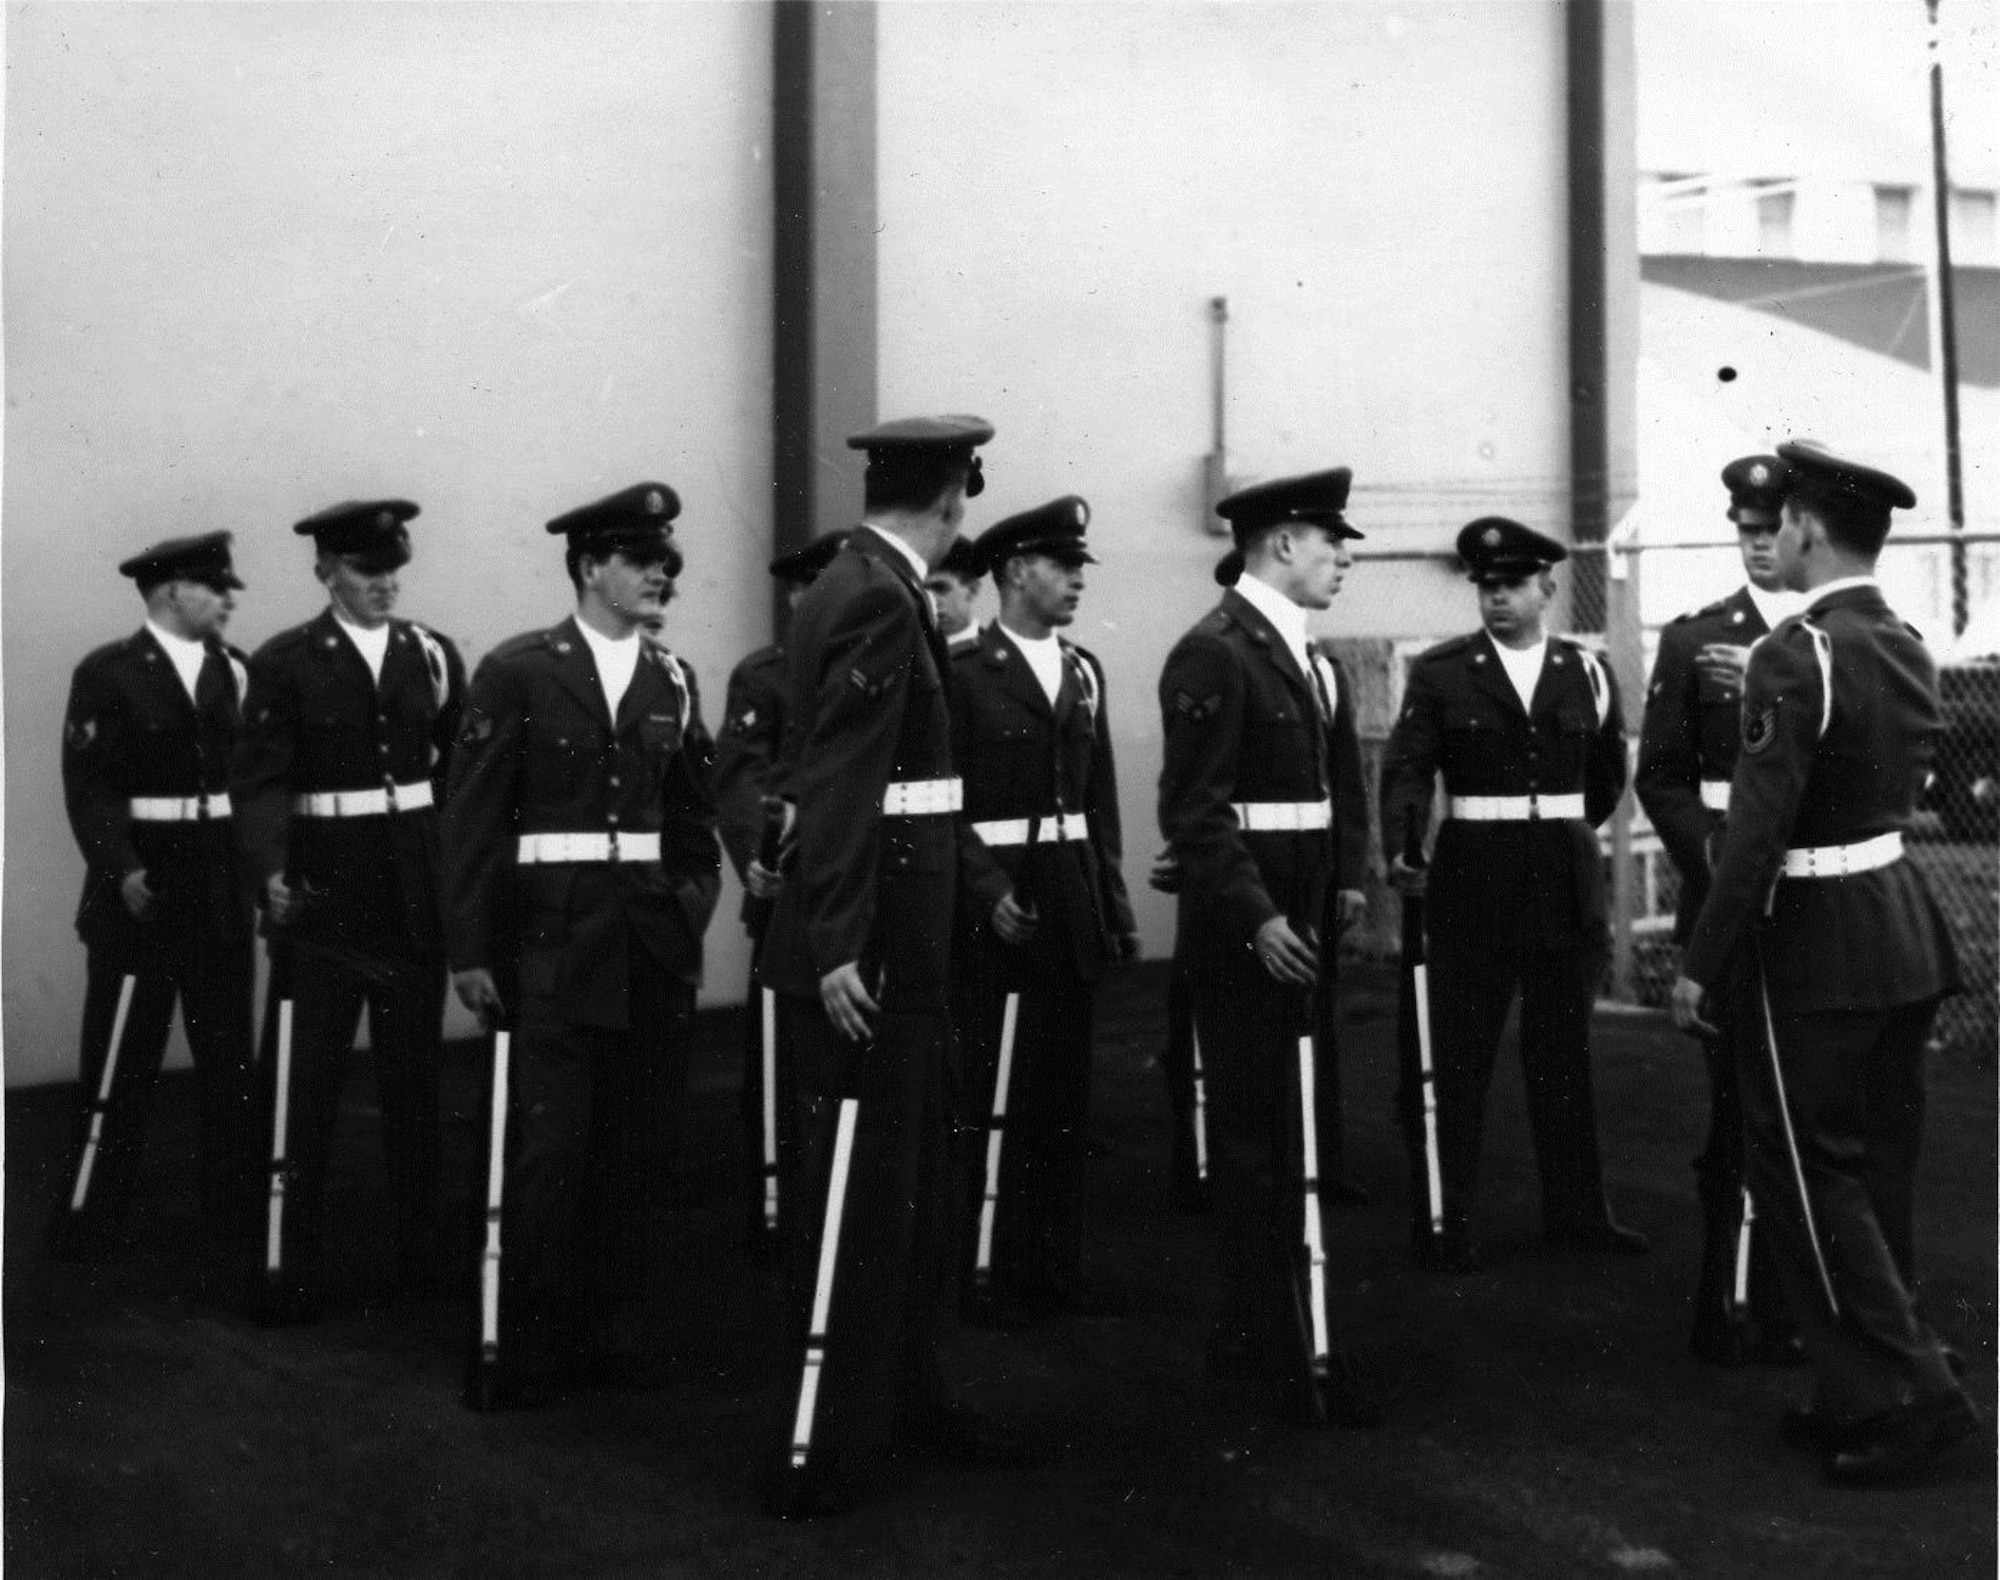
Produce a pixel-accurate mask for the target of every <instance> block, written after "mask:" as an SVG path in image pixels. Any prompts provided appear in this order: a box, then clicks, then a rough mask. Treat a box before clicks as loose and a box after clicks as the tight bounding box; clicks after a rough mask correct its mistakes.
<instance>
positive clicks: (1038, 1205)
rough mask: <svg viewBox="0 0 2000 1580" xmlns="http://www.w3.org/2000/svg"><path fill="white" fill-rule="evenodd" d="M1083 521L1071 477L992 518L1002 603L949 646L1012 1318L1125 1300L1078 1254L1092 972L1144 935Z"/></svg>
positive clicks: (1003, 1288) (967, 891) (988, 1304)
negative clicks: (1085, 611)
mask: <svg viewBox="0 0 2000 1580" xmlns="http://www.w3.org/2000/svg"><path fill="white" fill-rule="evenodd" d="M1089 521H1090V507H1089V505H1087V504H1086V503H1085V502H1084V501H1083V500H1081V499H1079V498H1077V497H1076V496H1074V495H1069V496H1066V497H1064V498H1062V499H1056V500H1051V501H1050V502H1049V503H1048V504H1046V505H1042V506H1039V507H1038V508H1036V509H1034V510H1028V511H1023V512H1022V513H1021V514H1019V515H1014V516H1009V517H1007V518H1006V519H1005V520H1004V521H1001V522H998V523H996V524H995V525H994V526H992V527H989V528H988V529H987V530H986V531H985V532H983V533H981V534H980V536H979V539H978V541H977V543H976V544H975V545H974V547H975V548H976V550H977V551H978V554H979V559H980V563H981V565H982V566H984V567H985V568H986V569H988V570H990V571H991V572H992V575H993V581H994V585H995V586H996V587H997V588H998V589H999V592H1000V614H999V618H998V619H996V620H993V621H991V622H989V623H988V624H987V625H986V626H985V627H984V628H983V629H982V630H981V631H980V632H979V633H978V636H977V639H976V640H975V641H974V642H972V643H971V644H970V645H968V646H966V647H963V648H961V649H959V651H958V653H957V654H956V655H955V657H954V659H953V662H952V673H951V724H952V756H953V761H954V764H955V765H956V767H957V769H958V772H959V775H960V777H961V778H962V779H963V780H964V782H965V821H964V822H963V823H962V824H961V825H960V837H961V841H962V844H963V863H962V873H963V888H962V891H961V895H960V902H961V903H960V907H959V909H960V916H961V924H960V925H961V930H962V931H961V941H960V946H959V947H960V954H959V958H958V959H957V961H956V962H955V964H956V968H957V972H958V998H959V1015H958V1026H959V1034H960V1039H961V1043H962V1045H963V1047H964V1049H965V1052H966V1056H967V1065H968V1069H967V1075H968V1080H967V1088H968V1092H967V1095H968V1098H969V1105H968V1106H969V1110H970V1111H969V1113H968V1115H967V1117H968V1119H969V1120H971V1122H972V1124H973V1125H974V1126H975V1127H976V1130H977V1133H979V1134H981V1135H982V1136H983V1137H984V1139H985V1140H986V1146H985V1148H984V1149H983V1153H984V1155H983V1157H982V1158H981V1159H980V1160H979V1164H978V1165H977V1167H978V1168H979V1171H980V1172H979V1173H978V1174H976V1175H975V1179H976V1181H977V1182H978V1184H979V1186H980V1188H979V1189H978V1190H976V1191H974V1192H973V1193H971V1194H972V1195H973V1196H974V1197H975V1198H976V1199H975V1201H974V1207H975V1209H976V1210H975V1212H974V1214H973V1217H974V1220H975V1221H974V1224H973V1234H972V1239H973V1245H974V1280H975V1287H974V1291H973V1293H974V1297H975V1302H974V1303H975V1305H976V1306H977V1307H978V1308H979V1309H980V1310H981V1311H982V1313H983V1314H984V1315H986V1316H988V1317H990V1318H993V1319H995V1320H997V1321H999V1322H1001V1323H1002V1324H1003V1325H1017V1324H1018V1323H1020V1322H1023V1321H1028V1320H1032V1319H1034V1318H1036V1317H1040V1316H1043V1315H1052V1314H1061V1313H1071V1314H1077V1315H1086V1316H1104V1315H1114V1314H1116V1313H1117V1312H1119V1311H1122V1310H1123V1309H1124V1302H1123V1301H1122V1299H1121V1298H1120V1297H1119V1296H1118V1295H1117V1294H1116V1293H1115V1292H1114V1291H1111V1290H1107V1289H1103V1288H1101V1287H1099V1286H1097V1285H1095V1284H1093V1283H1091V1282H1089V1281H1088V1280H1086V1278H1085V1276H1084V1272H1083V1197H1084V1160H1085V1147H1086V1135H1085V1126H1086V1122H1087V1120H1088V1118H1089V1113H1090V1064H1091V1055H1092V1035H1091V1034H1092V1027H1093V1023H1094V1012H1095V1009H1096V992H1097V984H1098V982H1099V981H1101V980H1102V979H1103V977H1104V974H1105V973H1106V972H1107V971H1108V970H1109V969H1110V968H1111V967H1112V965H1113V964H1114V963H1116V962H1118V961H1121V960H1129V959H1133V958H1135V957H1136V956H1137V953H1138V935H1137V932H1136V927H1135V923H1134V922H1133V919H1132V904H1131V901H1130V899H1129V898H1128V897H1127V895H1126V892H1125V880H1124V876H1123V874H1122V873H1121V871H1120V867H1119V862H1120V853H1121V850H1122V844H1121V839H1120V832H1119V817H1118V784H1117V776H1116V771H1115V768H1114V765H1113V760H1112V755H1111V726H1110V716H1109V712H1108V708H1107V701H1106V697H1105V686H1104V669H1103V666H1102V665H1101V664H1099V663H1098V661H1097V659H1096V657H1095V656H1094V655H1093V654H1091V653H1090V652H1088V651H1087V650H1085V649H1084V648H1081V647H1078V646H1077V645H1076V644H1075V643H1073V642H1070V641H1069V640H1067V639H1066V638H1065V637H1063V636H1062V635H1061V634H1060V631H1061V628H1062V627H1064V626H1067V625H1069V624H1070V623H1071V622H1073V621H1074V620H1075V618H1076V606H1077V602H1078V599H1079V598H1080V597H1081V596H1082V592H1083V580H1084V572H1083V567H1084V566H1085V565H1089V564H1095V563H1096V561H1095V560H1094V559H1093V557H1092V556H1091V553H1090V550H1089V549H1088V548H1087V547H1086V546H1085V532H1086V529H1087V527H1088V524H1089ZM1010 999H1011V1000H1012V1006H1013V1013H1012V1014H1011V1015H1010V1014H1009V1013H1008V1004H1009V1000H1010ZM989 1126H990V1127H991V1130H990V1133H989V1132H988V1131H987V1129H986V1127H989Z"/></svg>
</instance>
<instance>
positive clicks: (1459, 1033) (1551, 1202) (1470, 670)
mask: <svg viewBox="0 0 2000 1580" xmlns="http://www.w3.org/2000/svg"><path fill="white" fill-rule="evenodd" d="M1458 555H1459V558H1460V559H1461V560H1462V561H1463V562H1464V564H1465V566H1466V570H1467V573H1468V575H1469V576H1470V578H1471V579H1472V581H1473V583H1474V584H1475V585H1476V586H1477V587H1478V589H1479V615H1480V620H1481V622H1482V625H1483V626H1484V629H1483V630H1480V631H1477V632H1475V633H1474V634H1473V635H1471V636H1461V637H1454V638H1453V639H1452V640H1450V641H1448V642H1443V643H1440V644H1439V645H1438V646H1436V647H1433V648H1431V649H1430V650H1429V651H1428V652H1425V653H1422V654H1420V655H1419V656H1418V657H1417V658H1416V660H1415V661H1414V662H1413V663H1412V664H1411V666H1410V674H1409V682H1408V685H1407V687H1406V689H1405V691H1404V694H1403V708H1402V713H1401V715H1400V716H1399V717H1398V718H1397V721H1396V724H1395V727H1394V729H1393V730H1392V731H1391V732H1390V736H1389V744H1388V748H1387V750H1386V752H1385V753H1384V756H1383V761H1382V831H1383V843H1384V845H1385V847H1387V848H1388V849H1390V850H1392V851H1394V852H1396V854H1395V855H1394V857H1393V858H1392V860H1391V862H1390V877H1391V881H1392V882H1394V883H1396V885H1397V886H1398V887H1399V888H1401V889H1403V890H1404V891H1405V892H1406V893H1407V892H1421V893H1425V894H1427V895H1428V902H1427V909H1428V912H1429V922H1430V937H1429V959H1430V988H1431V993H1430V998H1431V1023H1432V1028H1433V1031H1434V1034H1435V1038H1436V1073H1437V1121H1438V1151H1439V1162H1440V1167H1441V1173H1442V1176H1443V1180H1442V1183H1443V1186H1444V1202H1443V1208H1444V1212H1443V1223H1444V1230H1443V1236H1442V1239H1441V1240H1434V1238H1433V1236H1432V1234H1431V1224H1430V1217H1429V1211H1428V1206H1427V1204H1426V1203H1425V1202H1424V1201H1423V1198H1422V1195H1421V1194H1419V1196H1418V1199H1417V1202H1416V1203H1415V1212H1414V1217H1415V1220H1416V1221H1415V1224H1414V1243H1415V1247H1416V1250H1417V1253H1418V1256H1419V1259H1420V1260H1425V1261H1433V1260H1434V1261H1436V1262H1438V1263H1440V1264H1441V1265H1443V1266H1445V1267H1447V1268H1450V1269H1453V1270H1456V1271H1470V1270H1472V1269H1474V1268H1476V1267H1477V1266H1478V1265H1479V1259H1478V1253H1477V1250H1476V1248H1475V1246H1474V1244H1473V1239H1472V1216H1473V1202H1474V1194H1475V1189H1476V1186H1477V1183H1478V1173H1479V1149H1480V1130H1481V1126H1482V1123H1483V1118H1484V1111H1485V1106H1486V1088H1487V1086H1488V1085H1489V1084H1490V1083H1491V1081H1492V1078H1493V1060H1494V1056H1495V1053H1496V1051H1497V1047H1498V1044H1499V1041H1500V1030H1501V1026H1502V1025H1503V1024H1504V1022H1505V1021H1506V1018H1507V1009H1508V1006H1509V1004H1510V1003H1511V1002H1512V1001H1513V998H1514V994H1515V992H1516V991H1517V990H1518V991H1519V993H1520V995H1521V1037H1520V1045H1521V1067H1522V1074H1523V1076H1524V1077H1525V1078H1526V1081H1527V1086H1528V1118H1529V1124H1530V1127H1531V1129H1532V1131H1533V1134H1534V1142H1535V1157H1536V1161H1537V1162H1538V1163H1539V1165H1540V1169H1541V1182H1542V1226H1543V1232H1544V1235H1545V1236H1546V1238H1547V1239H1548V1240H1549V1241H1550V1243H1552V1244H1559V1245H1574V1246H1579V1247H1581V1248H1583V1249H1585V1250H1592V1251H1610V1252H1617V1253H1623V1254H1628V1255H1630V1254H1634V1253H1638V1252H1643V1251H1645V1250H1647V1249H1649V1245H1648V1242H1647V1240H1646V1239H1645V1237H1644V1236H1643V1235H1641V1234H1639V1233H1637V1232H1636V1231H1634V1230H1631V1229H1626V1228H1623V1227H1621V1226H1620V1225H1618V1224H1617V1223H1615V1222H1613V1221H1612V1218H1611V1212H1610V1208H1609V1206H1608V1205H1607V1203H1606V1201H1605V1197H1604V1173H1603V1165H1602V1163H1601V1161H1600V1159H1599V1156H1598V1147H1597V1109H1596V1102H1595V1100H1594V1098H1593V1096H1592V1093H1591V1083H1590V1007H1591V1003H1592V1001H1593V999H1594V997H1595V994H1596V988H1597V979H1598V976H1599V973H1600V972H1601V971H1602V969H1603V964H1604V959H1605V952H1606V949H1607V947H1608V941H1609V939H1608V931H1607V927H1606V920H1605V914H1606V913H1605V897H1604V860H1603V856H1602V855H1601V853H1600V852H1599V849H1598V844H1597V834H1596V828H1597V826H1598V825H1600V824H1602V823H1603V822H1604V820H1605V819H1606V818H1608V817H1609V816H1610V815H1611V810H1612V808H1613V807H1614V806H1616V805H1617V803H1618V797H1619V796H1620V795H1621V794H1622V793H1623V792H1624V789H1625V772H1626V770H1625V729H1624V723H1623V719H1622V715H1621V713H1620V711H1619V702H1618V688H1617V686H1616V685H1615V684H1614V682H1613V680H1612V677H1611V675H1610V673H1609V671H1608V670H1607V669H1606V668H1605V666H1604V664H1603V662H1602V661H1601V660H1600V659H1599V658H1598V657H1597V656H1596V655H1595V654H1593V653H1591V652H1590V651H1589V650H1588V649H1586V648H1585V647H1583V646H1582V645H1581V644H1580V643H1577V642H1574V641H1570V640H1568V639H1567V638H1564V637H1558V636H1550V635H1549V634H1548V632H1547V630H1546V628H1545V626H1544V624H1543V619H1544V611H1545V609H1546V608H1547V606H1548V602H1549V599H1550V598H1551V597H1553V596H1554V593H1555V579H1554V577H1553V576H1552V575H1551V574H1550V570H1549V567H1550V566H1552V565H1554V564H1556V563H1557V562H1559V561H1561V560H1563V559H1565V558H1567V551H1566V550H1565V549H1564V548H1563V546H1562V545H1561V544H1560V543H1557V542H1556V541H1554V540H1553V539H1552V538H1548V537H1545V536H1543V535H1542V534H1541V533H1539V532H1536V531H1533V530H1532V529H1530V528H1528V527H1525V526H1522V525H1521V524H1520V523H1519V522H1515V521H1509V520H1507V519H1506V518H1504V517H1500V516H1487V517H1482V518H1481V519H1479V520H1477V521H1474V522H1471V523H1470V524H1468V525H1467V526H1466V527H1465V528H1464V529H1463V530H1462V531H1461V532H1460V533H1459V534H1458ZM1440 775H1441V776H1442V777H1443V779H1444V790H1445V795H1446V797H1447V811H1446V815H1445V821H1444V823H1443V825H1442V827H1440V828H1439V830H1438V834H1437V842H1436V848H1435V850H1434V851H1433V853H1432V855H1431V859H1430V865H1429V867H1428V869H1427V870H1425V869H1419V868H1413V867H1412V866H1410V865H1409V864H1408V863H1407V862H1406V861H1405V859H1404V856H1403V854H1402V851H1403V847H1404V843H1405V836H1404V831H1405V830H1406V829H1407V828H1408V827H1409V826H1410V825H1411V824H1412V823H1414V824H1415V826H1416V828H1417V830H1418V833H1419V836H1420V837H1421V835H1422V833H1423V831H1424V830H1426V829H1427V828H1428V826H1429V823H1430V815H1431V802H1432V796H1433V793H1434V791H1435V787H1436V782H1437V780H1438V778H1439V776H1440ZM1426 879H1428V885H1426ZM1404 1075H1405V1081H1406V1088H1405V1099H1406V1100H1405V1102H1404V1110H1405V1115H1406V1120H1407V1119H1409V1118H1410V1117H1411V1116H1414V1115H1415V1114H1416V1113H1418V1112H1419V1111H1420V1107H1421V1105H1420V1104H1419V1103H1418V1102H1417V1101H1416V1100H1415V1098H1414V1096H1413V1094H1412V1093H1411V1091H1410V1089H1409V1087H1408V1084H1407V1083H1408V1082H1409V1081H1410V1080H1411V1079H1412V1072H1410V1071H1409V1070H1405V1072H1404ZM1409 1128H1411V1130H1412V1146H1413V1153H1414V1148H1415V1146H1416V1144H1417V1136H1416V1134H1415V1126H1414V1124H1412V1125H1410V1126H1409Z"/></svg>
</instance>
